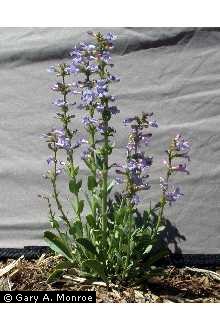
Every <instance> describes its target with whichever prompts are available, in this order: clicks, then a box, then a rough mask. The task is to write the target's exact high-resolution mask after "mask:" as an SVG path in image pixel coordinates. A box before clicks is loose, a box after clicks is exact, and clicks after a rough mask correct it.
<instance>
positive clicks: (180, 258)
mask: <svg viewBox="0 0 220 330" xmlns="http://www.w3.org/2000/svg"><path fill="white" fill-rule="evenodd" d="M50 251H51V250H50V249H49V248H48V247H47V246H25V247H24V248H23V249H14V248H0V260H6V259H18V258H19V257H21V256H22V255H23V256H24V257H25V259H27V260H32V259H37V258H39V257H40V256H41V255H42V254H43V253H46V254H49V253H50ZM157 265H158V266H168V265H174V266H176V267H184V266H195V267H220V254H171V255H170V256H169V257H166V258H164V259H162V260H161V261H159V262H158V263H157Z"/></svg>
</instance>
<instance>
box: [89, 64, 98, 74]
mask: <svg viewBox="0 0 220 330" xmlns="http://www.w3.org/2000/svg"><path fill="white" fill-rule="evenodd" d="M98 69H99V68H98V65H97V64H94V63H90V64H89V65H88V66H87V70H89V71H91V72H93V73H94V72H97V71H98Z"/></svg>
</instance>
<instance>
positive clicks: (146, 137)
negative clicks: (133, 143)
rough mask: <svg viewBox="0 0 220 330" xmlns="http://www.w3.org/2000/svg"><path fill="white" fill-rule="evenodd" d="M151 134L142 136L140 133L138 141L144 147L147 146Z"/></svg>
mask: <svg viewBox="0 0 220 330" xmlns="http://www.w3.org/2000/svg"><path fill="white" fill-rule="evenodd" d="M151 136H152V135H151V134H150V133H149V134H143V133H140V134H139V139H140V141H141V142H143V143H144V144H145V145H146V146H147V145H148V144H149V142H150V139H151Z"/></svg>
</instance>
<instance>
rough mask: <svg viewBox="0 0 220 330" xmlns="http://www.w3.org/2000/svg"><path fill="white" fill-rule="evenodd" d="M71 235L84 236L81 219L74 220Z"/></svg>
mask: <svg viewBox="0 0 220 330" xmlns="http://www.w3.org/2000/svg"><path fill="white" fill-rule="evenodd" d="M69 233H70V235H73V236H76V237H82V236H83V227H82V223H81V221H79V220H77V221H74V223H73V224H71V227H70V230H69Z"/></svg>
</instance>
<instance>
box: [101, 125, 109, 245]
mask: <svg viewBox="0 0 220 330" xmlns="http://www.w3.org/2000/svg"><path fill="white" fill-rule="evenodd" d="M104 124H105V127H104V130H105V133H104V134H105V135H104V162H103V191H102V194H103V196H102V230H103V241H105V239H106V235H107V221H108V219H107V202H108V193H107V190H108V143H109V141H108V133H107V129H108V121H105V122H104Z"/></svg>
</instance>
